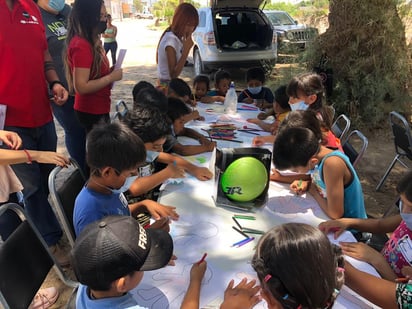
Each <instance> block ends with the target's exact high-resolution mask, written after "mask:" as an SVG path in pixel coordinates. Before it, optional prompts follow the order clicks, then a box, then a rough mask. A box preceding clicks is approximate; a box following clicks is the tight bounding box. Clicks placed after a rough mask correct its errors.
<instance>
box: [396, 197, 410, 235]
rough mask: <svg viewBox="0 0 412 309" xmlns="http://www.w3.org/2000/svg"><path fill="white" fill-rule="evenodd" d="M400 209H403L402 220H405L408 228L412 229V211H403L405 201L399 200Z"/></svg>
mask: <svg viewBox="0 0 412 309" xmlns="http://www.w3.org/2000/svg"><path fill="white" fill-rule="evenodd" d="M399 210H400V211H401V217H402V220H403V221H405V224H406V226H407V227H408V229H410V230H412V213H404V212H403V203H402V201H400V202H399Z"/></svg>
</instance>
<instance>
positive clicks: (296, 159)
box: [272, 128, 321, 170]
mask: <svg viewBox="0 0 412 309" xmlns="http://www.w3.org/2000/svg"><path fill="white" fill-rule="evenodd" d="M320 143H321V141H320V140H319V136H317V135H316V134H315V133H314V132H313V131H312V130H310V129H308V128H286V129H280V130H279V132H278V134H277V136H276V140H275V143H274V144H273V152H272V158H273V164H274V165H275V166H276V168H277V169H278V170H286V169H289V168H293V167H302V166H306V165H307V164H308V162H309V159H310V158H311V157H313V156H314V155H315V154H317V153H318V152H319V150H320Z"/></svg>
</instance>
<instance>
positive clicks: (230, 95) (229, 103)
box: [224, 82, 237, 115]
mask: <svg viewBox="0 0 412 309" xmlns="http://www.w3.org/2000/svg"><path fill="white" fill-rule="evenodd" d="M224 107H225V113H226V114H230V115H233V114H236V112H237V94H236V89H235V83H234V82H231V83H230V88H229V90H228V91H227V93H226V96H225V102H224Z"/></svg>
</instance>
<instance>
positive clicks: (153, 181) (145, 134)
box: [124, 106, 213, 199]
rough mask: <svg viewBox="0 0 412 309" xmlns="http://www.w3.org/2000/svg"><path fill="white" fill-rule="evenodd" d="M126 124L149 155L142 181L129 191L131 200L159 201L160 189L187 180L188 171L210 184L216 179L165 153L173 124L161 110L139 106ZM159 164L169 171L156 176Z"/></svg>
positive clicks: (143, 168) (144, 166)
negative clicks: (173, 180) (171, 180)
mask: <svg viewBox="0 0 412 309" xmlns="http://www.w3.org/2000/svg"><path fill="white" fill-rule="evenodd" d="M124 122H125V124H126V125H127V126H128V127H129V128H130V129H131V130H132V131H133V132H134V133H135V134H136V135H137V136H139V137H140V138H141V139H142V140H143V143H144V146H145V148H146V153H147V155H146V165H142V166H140V167H139V174H140V176H141V178H139V179H137V180H135V181H134V182H133V184H132V185H131V187H130V188H129V193H130V195H131V196H139V198H141V197H142V195H144V196H145V197H146V198H150V199H153V198H156V197H155V196H154V191H155V188H156V187H158V186H159V185H161V184H162V182H164V181H166V180H167V179H169V178H181V177H185V171H187V172H188V173H190V174H192V175H193V176H195V177H196V178H197V179H199V180H209V179H210V178H211V177H212V176H213V174H212V173H211V172H210V171H209V170H208V169H207V168H205V167H198V166H196V165H193V164H191V163H190V162H189V161H187V160H185V159H183V158H181V157H178V156H174V155H171V154H168V153H165V152H163V144H164V143H165V141H166V137H167V135H168V134H170V122H169V120H168V118H167V116H166V115H164V114H162V113H161V112H160V111H159V110H158V109H156V108H153V107H149V106H146V107H140V106H138V107H137V108H136V109H135V110H133V111H131V112H130V113H128V115H127V116H126V118H125V119H124ZM155 163H165V164H167V167H166V168H164V169H162V170H160V171H158V172H155ZM143 176H144V177H143Z"/></svg>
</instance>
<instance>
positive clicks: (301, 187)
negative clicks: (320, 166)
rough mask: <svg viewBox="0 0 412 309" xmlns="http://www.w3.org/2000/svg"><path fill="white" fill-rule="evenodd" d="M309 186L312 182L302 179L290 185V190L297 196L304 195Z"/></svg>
mask: <svg viewBox="0 0 412 309" xmlns="http://www.w3.org/2000/svg"><path fill="white" fill-rule="evenodd" d="M309 185H310V181H308V180H302V179H300V180H294V181H293V182H292V183H291V184H290V190H292V191H293V192H295V193H296V194H297V195H302V194H303V193H305V192H306V191H308V188H309Z"/></svg>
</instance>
